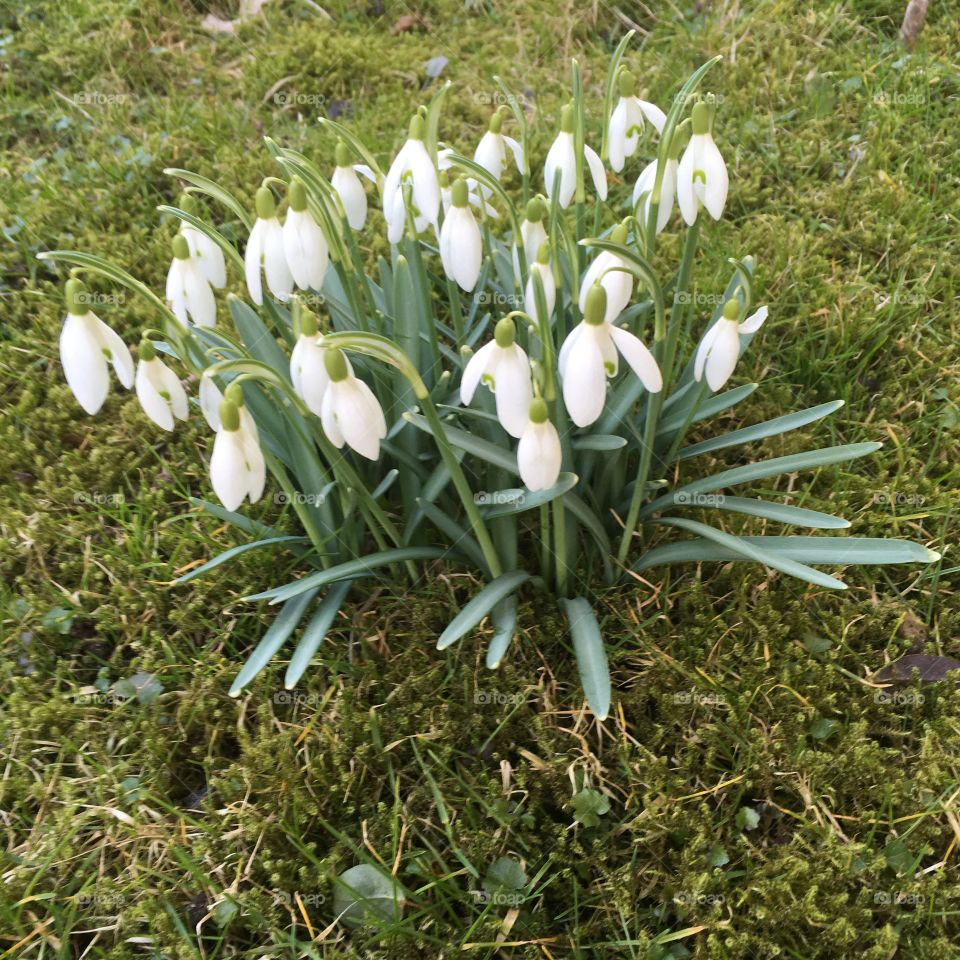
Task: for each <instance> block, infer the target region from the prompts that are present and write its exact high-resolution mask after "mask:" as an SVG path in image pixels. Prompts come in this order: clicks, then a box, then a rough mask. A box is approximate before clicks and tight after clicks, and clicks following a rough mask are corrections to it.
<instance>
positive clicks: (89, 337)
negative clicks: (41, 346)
mask: <svg viewBox="0 0 960 960" xmlns="http://www.w3.org/2000/svg"><path fill="white" fill-rule="evenodd" d="M66 300H67V319H66V320H65V321H64V324H63V330H62V331H61V333H60V362H61V363H62V364H63V372H64V374H65V375H66V377H67V384H68V385H69V387H70V389H71V390H72V391H73V395H74V396H75V397H76V398H77V402H78V403H79V404H80V406H81V407H83V409H84V410H86V412H87V413H89V414H94V413H96V412H97V411H98V410H99V409H100V408H101V407H102V406H103V401H104V400H106V399H107V394H108V393H109V392H110V372H109V368H108V366H107V364H108V363H112V364H113V369H114V371H115V372H116V374H117V379H118V380H119V381H120V382H121V383H122V384H123V385H124V386H125V387H126V388H127V389H128V390H129V389H130V387H132V386H133V358H132V357H131V356H130V351H129V350H128V349H127V345H126V344H125V343H124V342H123V341H122V340H121V339H120V338H119V337H118V336H117V335H116V334H115V333H114V332H113V331H112V330H111V329H110V328H109V327H108V326H107V325H106V324H105V323H104V322H103V321H102V320H101V319H100V318H99V317H98V316H96V315H95V314H93V313H91V312H90V307H89V304H88V301H89V297H88V295H87V291H86V287H85V286H84V284H83V282H82V281H80V280H77V279H76V278H71V279H70V280H68V281H67V284H66Z"/></svg>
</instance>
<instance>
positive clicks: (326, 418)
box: [320, 383, 344, 450]
mask: <svg viewBox="0 0 960 960" xmlns="http://www.w3.org/2000/svg"><path fill="white" fill-rule="evenodd" d="M338 386H339V384H336V383H331V384H330V385H329V387H327V390H326V393H324V395H323V404H322V406H321V409H320V423H321V425H322V426H323V432H324V433H325V434H326V435H327V439H328V440H329V441H330V442H331V443H332V444H333V445H334V446H335V447H336V448H337V449H338V450H339V449H340V448H341V447H342V446H343V444H344V439H343V431H342V430H341V429H340V423H339V421H338V420H337V409H336V399H335V395H336V388H337V387H338Z"/></svg>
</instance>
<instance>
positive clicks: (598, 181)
mask: <svg viewBox="0 0 960 960" xmlns="http://www.w3.org/2000/svg"><path fill="white" fill-rule="evenodd" d="M573 124H574V114H573V104H572V103H568V104H567V105H566V106H565V107H564V108H563V110H562V111H561V112H560V132H559V133H558V134H557V139H556V140H554V141H553V146H551V147H550V150H549V152H548V153H547V162H546V164H545V166H544V171H543V177H544V180H545V182H546V185H547V196H548V197H550V198H552V197H553V182H554V180H555V179H556V178H557V176H558V174H559V177H560V187H559V202H560V206H561V207H564V208H566V207H569V206H570V201H571V200H572V199H573V195H574V192H575V191H576V189H577V156H576V149H575V146H574V139H573ZM583 156H584V158H585V159H586V161H587V166H588V167H589V168H590V175H591V176H592V177H593V185H594V187H595V188H596V190H597V196H598V197H599V198H600V199H601V200H606V199H607V175H606V173H605V172H604V169H603V162H602V161H601V159H600V158H599V157H598V156H597V153H596V151H595V150H592V149H591V148H590V147H588V146H587V145H586V144H584V146H583Z"/></svg>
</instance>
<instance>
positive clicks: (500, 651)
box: [487, 594, 517, 670]
mask: <svg viewBox="0 0 960 960" xmlns="http://www.w3.org/2000/svg"><path fill="white" fill-rule="evenodd" d="M490 620H491V621H492V623H493V636H492V637H491V638H490V645H489V646H488V647H487V669H488V670H496V669H497V667H499V666H500V662H501V661H502V660H503V656H504V654H505V653H506V652H507V648H508V647H509V646H510V642H511V641H512V640H513V636H514V634H515V633H516V629H517V598H516V596H514V595H513V594H511V595H510V596H509V597H504V598H503V599H502V600H501V601H500V602H499V603H498V604H497V605H496V606H495V607H494V608H493V610H491V611H490Z"/></svg>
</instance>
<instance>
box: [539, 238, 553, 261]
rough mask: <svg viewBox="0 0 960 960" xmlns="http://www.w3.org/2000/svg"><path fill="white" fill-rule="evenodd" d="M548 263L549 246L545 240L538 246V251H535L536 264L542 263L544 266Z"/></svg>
mask: <svg viewBox="0 0 960 960" xmlns="http://www.w3.org/2000/svg"><path fill="white" fill-rule="evenodd" d="M549 262H550V244H549V243H547V241H546V240H544V241H543V243H541V244H540V249H539V250H537V263H542V264H544V265H546V264H548V263H549Z"/></svg>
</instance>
